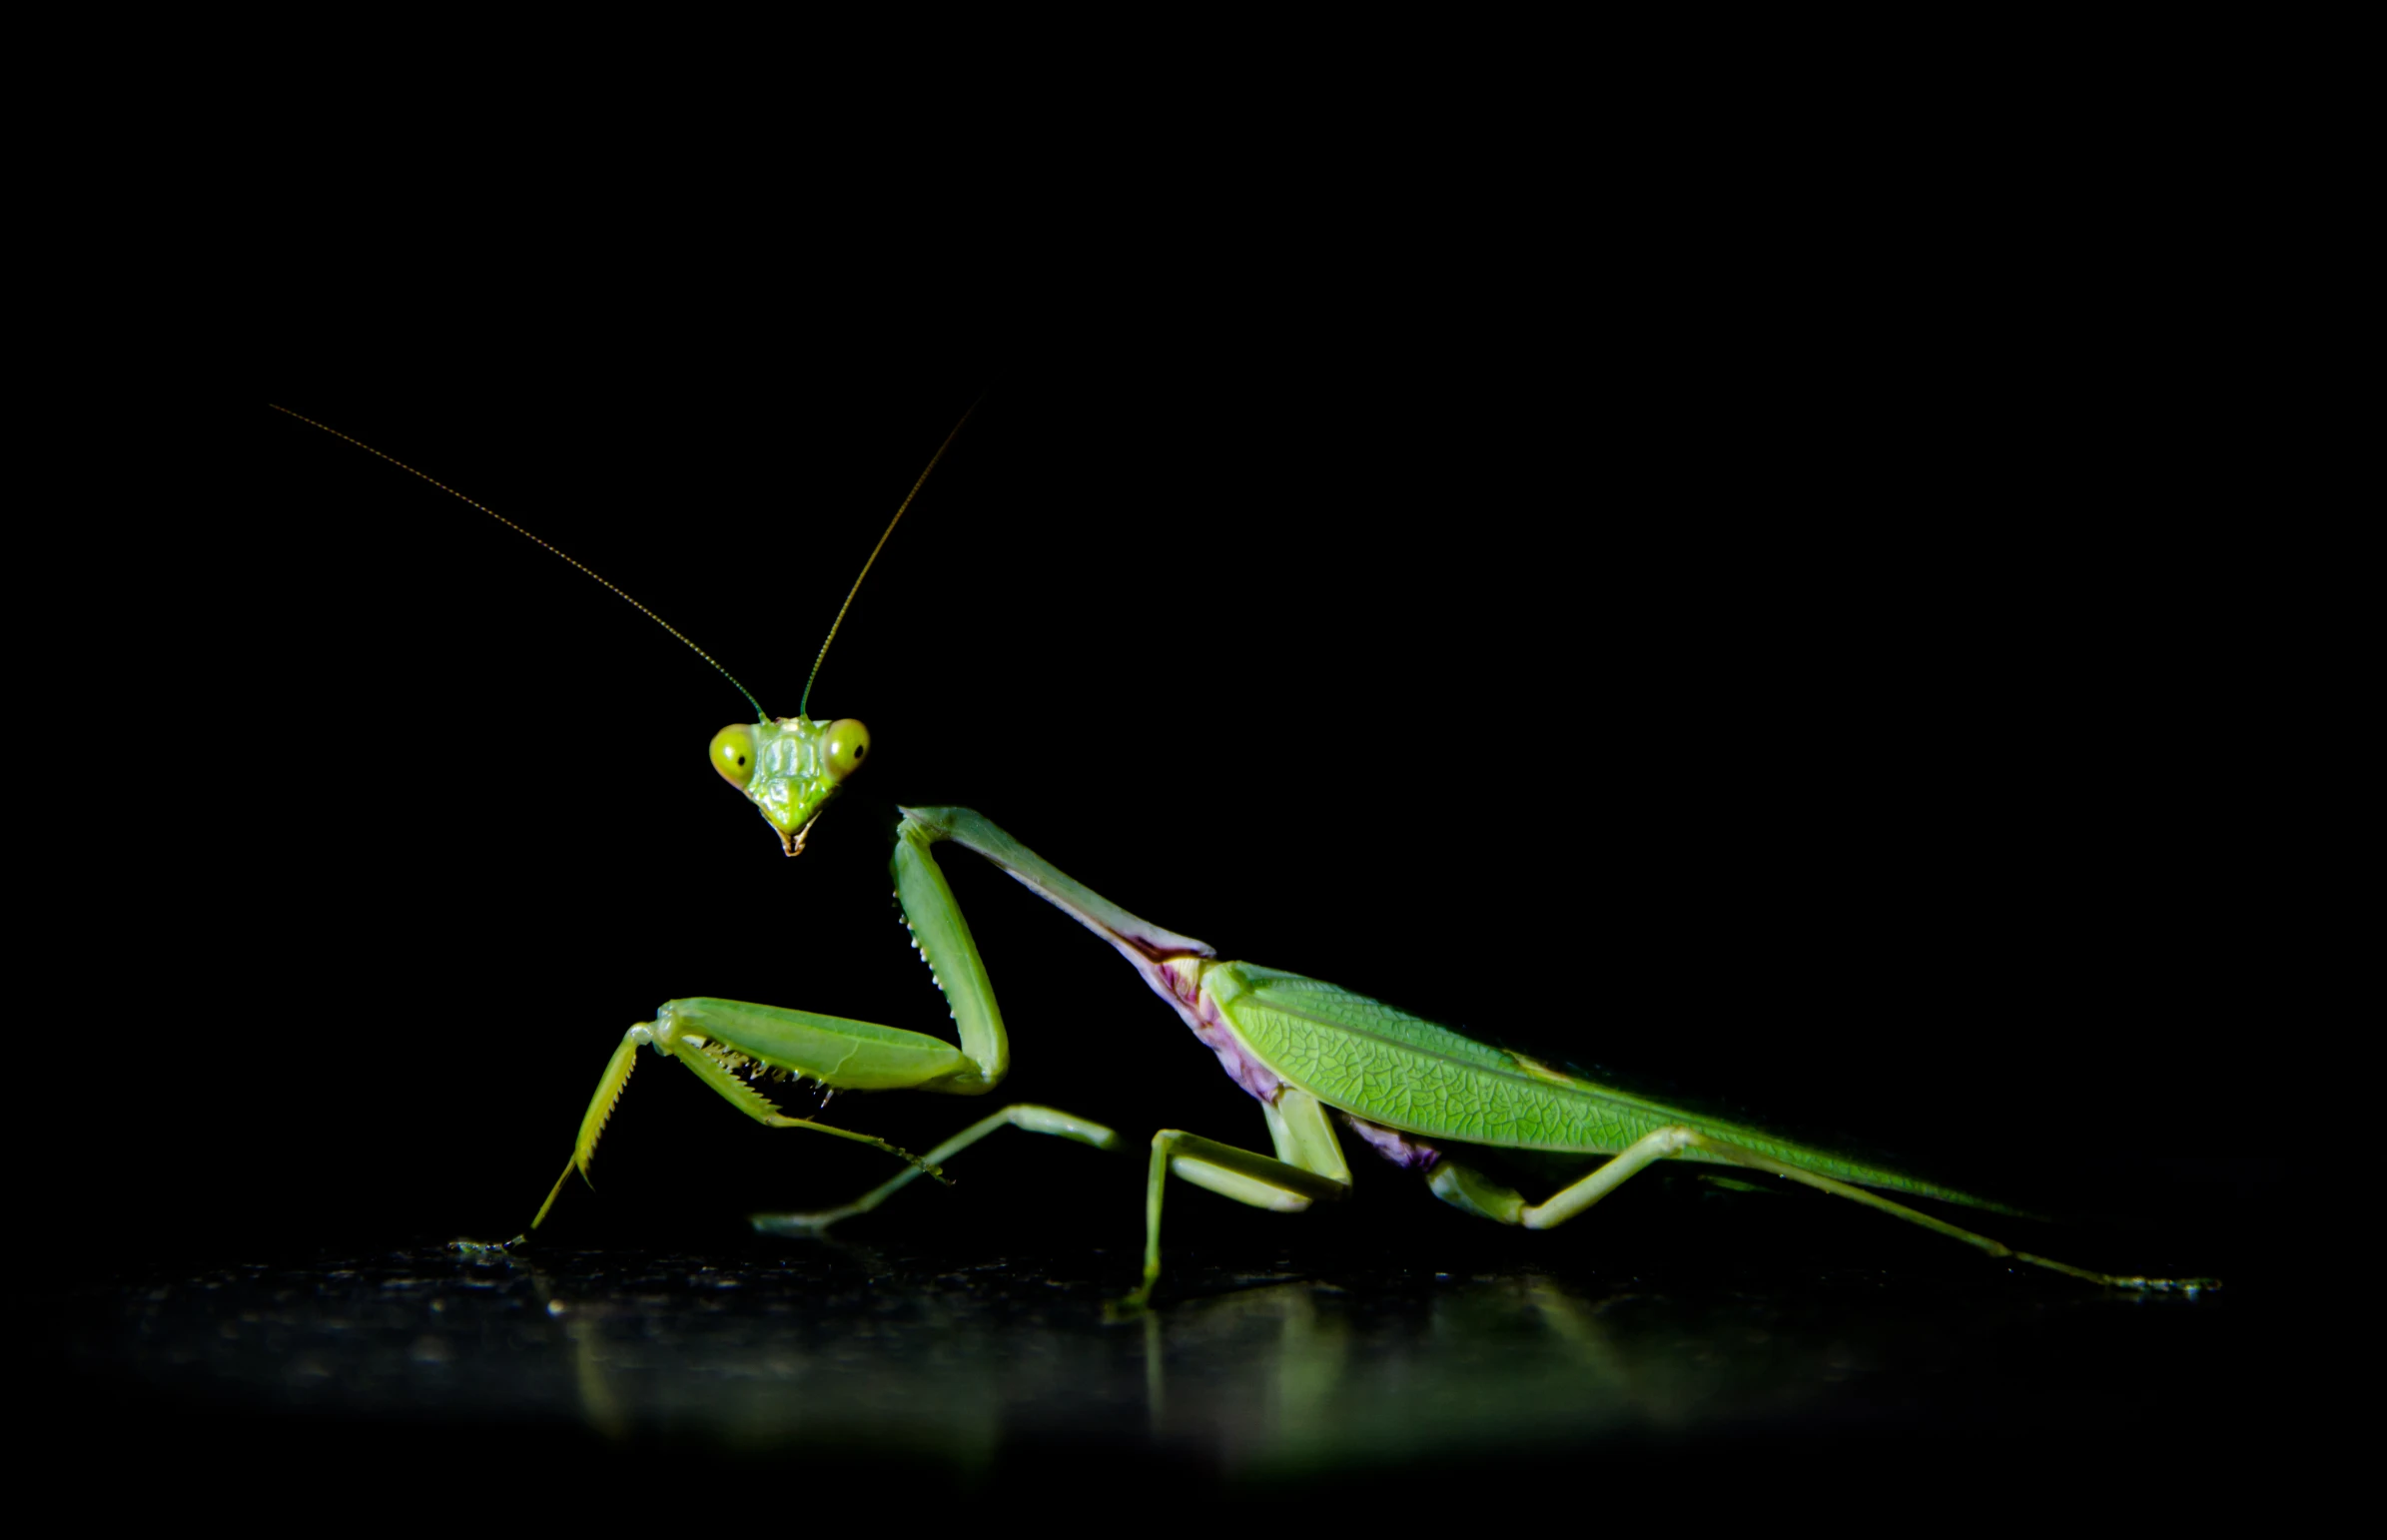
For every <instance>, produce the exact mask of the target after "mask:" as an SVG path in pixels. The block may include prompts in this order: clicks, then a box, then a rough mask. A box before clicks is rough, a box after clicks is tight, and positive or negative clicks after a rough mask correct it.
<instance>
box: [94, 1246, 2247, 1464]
mask: <svg viewBox="0 0 2387 1540" xmlns="http://www.w3.org/2000/svg"><path fill="white" fill-rule="evenodd" d="M1550 1250H1551V1260H1550V1265H1548V1266H1532V1265H1519V1264H1516V1263H1515V1262H1514V1261H1513V1260H1501V1261H1497V1262H1496V1263H1495V1264H1494V1265H1491V1266H1488V1267H1485V1268H1483V1269H1480V1270H1472V1271H1457V1272H1440V1271H1432V1270H1426V1269H1423V1268H1420V1267H1418V1266H1416V1265H1414V1263H1413V1260H1412V1259H1410V1258H1405V1257H1403V1256H1402V1255H1401V1254H1399V1252H1398V1251H1397V1250H1394V1251H1390V1252H1386V1253H1383V1254H1379V1255H1373V1256H1370V1255H1365V1254H1359V1253H1354V1252H1350V1251H1344V1252H1342V1253H1338V1254H1335V1255H1331V1256H1328V1257H1326V1258H1324V1264H1325V1266H1326V1268H1327V1270H1326V1271H1324V1272H1322V1273H1312V1274H1304V1273H1303V1272H1302V1271H1301V1270H1300V1269H1301V1265H1302V1264H1303V1262H1304V1261H1308V1262H1312V1263H1314V1262H1317V1261H1318V1260H1319V1258H1318V1257H1316V1256H1309V1257H1304V1256H1303V1255H1302V1254H1300V1253H1298V1252H1278V1253H1273V1255H1272V1260H1273V1262H1275V1263H1277V1264H1278V1265H1271V1266H1266V1267H1261V1268H1257V1269H1243V1270H1235V1269H1231V1268H1228V1267H1226V1266H1223V1265H1220V1264H1219V1263H1218V1261H1217V1260H1216V1259H1215V1258H1205V1257H1202V1256H1199V1255H1194V1256H1188V1257H1186V1258H1184V1259H1183V1260H1182V1261H1181V1262H1180V1264H1179V1265H1178V1266H1177V1267H1176V1268H1175V1269H1174V1270H1173V1272H1172V1274H1171V1284H1170V1291H1171V1294H1172V1302H1171V1303H1170V1304H1169V1305H1168V1306H1167V1307H1166V1308H1164V1309H1161V1310H1157V1311H1154V1312H1151V1313H1148V1314H1146V1315H1144V1316H1141V1317H1137V1318H1133V1319H1128V1320H1124V1321H1119V1320H1112V1319H1109V1318H1107V1313H1106V1310H1105V1302H1106V1300H1107V1299H1108V1298H1109V1297H1111V1296H1113V1295H1115V1294H1116V1293H1118V1292H1119V1290H1120V1279H1121V1276H1122V1273H1123V1264H1124V1263H1126V1262H1127V1260H1128V1258H1126V1257H1125V1256H1124V1255H1123V1254H1121V1253H1120V1252H1118V1251H1116V1250H1093V1249H1086V1250H1080V1251H1074V1252H1071V1251H1056V1252H1051V1253H1047V1254H1028V1253H1024V1252H1017V1251H1000V1250H998V1251H997V1252H994V1253H981V1254H977V1255H974V1256H973V1255H965V1254H962V1253H960V1252H958V1251H946V1250H938V1249H929V1248H921V1247H920V1246H919V1245H918V1244H917V1242H916V1241H914V1240H912V1239H910V1238H908V1237H907V1238H905V1239H902V1240H899V1241H898V1242H896V1243H890V1244H886V1245H858V1244H835V1243H829V1244H797V1245H783V1244H769V1245H766V1244H746V1245H742V1246H736V1247H731V1248H728V1249H717V1248H706V1249H704V1250H702V1251H693V1250H691V1251H682V1250H675V1249H656V1250H651V1251H635V1252H623V1251H607V1252H590V1251H580V1252H574V1251H543V1252H539V1253H536V1254H534V1255H531V1256H528V1257H525V1258H521V1259H503V1258H500V1259H494V1260H482V1259H472V1258H466V1257H462V1256H458V1255H455V1254H453V1253H451V1252H448V1251H445V1250H443V1249H439V1248H434V1247H423V1248H420V1249H412V1250H404V1251H394V1252H384V1253H379V1254H358V1255H346V1256H333V1257H325V1258H321V1259H317V1260H313V1261H309V1262H298V1263H271V1262H256V1263H249V1264H240V1265H232V1266H225V1267H215V1268H209V1269H206V1270H203V1271H199V1272H195V1273H190V1274H186V1275H172V1274H158V1275H154V1276H151V1277H148V1278H143V1279H137V1280H131V1281H128V1282H126V1283H124V1284H123V1285H120V1286H115V1287H109V1288H95V1289H90V1290H85V1291H83V1292H81V1293H80V1294H79V1295H78V1296H77V1297H76V1299H75V1301H74V1305H75V1308H74V1311H73V1313H72V1315H71V1316H70V1318H71V1319H73V1320H75V1321H76V1322H77V1323H78V1324H77V1327H76V1329H75V1330H74V1331H73V1332H72V1333H71V1334H70V1335H69V1337H68V1338H67V1340H66V1341H65V1342H64V1343H63V1351H64V1358H63V1361H64V1366H65V1367H66V1368H67V1369H68V1371H69V1373H70V1374H71V1375H72V1376H73V1381H74V1383H75V1385H76V1387H77V1389H78V1391H79V1392H80V1393H81V1394H82V1395H83V1396H85V1397H87V1398H88V1401H89V1403H90V1404H91V1405H93V1406H95V1407H104V1408H105V1409H106V1410H105V1414H106V1416H107V1417H108V1419H109V1421H110V1423H111V1425H113V1426H117V1427H123V1426H125V1425H126V1424H127V1421H128V1419H131V1420H132V1422H133V1424H134V1425H138V1424H139V1419H140V1418H141V1417H143V1416H145V1415H147V1416H153V1417H154V1418H155V1419H156V1420H157V1423H158V1425H159V1426H160V1427H161V1428H169V1427H170V1428H171V1429H172V1432H171V1434H170V1436H169V1438H168V1440H167V1441H168V1443H169V1444H170V1446H172V1447H177V1448H181V1449H184V1450H186V1451H188V1450H191V1449H193V1448H195V1447H196V1448H207V1447H213V1445H214V1444H215V1443H221V1444H222V1445H223V1446H225V1447H227V1448H229V1447H234V1446H236V1445H237V1446H239V1447H244V1448H245V1447H251V1446H254V1445H257V1444H259V1443H261V1442H262V1443H263V1444H265V1445H268V1446H272V1447H278V1448H283V1449H296V1450H300V1451H304V1452H306V1453H307V1454H309V1455H310V1456H311V1457H314V1458H318V1459H331V1460H333V1461H336V1462H337V1461H370V1460H372V1459H375V1458H377V1457H379V1458H386V1459H388V1460H390V1461H392V1462H393V1463H395V1464H400V1465H403V1466H404V1467H406V1468H420V1469H426V1470H452V1469H454V1468H456V1464H457V1462H458V1461H463V1462H466V1463H467V1464H468V1463H469V1462H470V1461H472V1460H474V1459H486V1460H487V1461H489V1462H491V1463H492V1464H493V1465H494V1466H497V1467H499V1468H508V1469H510V1468H512V1466H511V1465H510V1464H509V1463H508V1462H518V1461H520V1460H522V1459H524V1458H527V1457H531V1455H532V1454H533V1453H534V1452H535V1453H536V1455H537V1457H539V1458H550V1459H551V1458H553V1457H556V1456H566V1457H569V1456H579V1457H582V1458H584V1459H588V1460H593V1461H596V1462H599V1463H600V1464H601V1463H602V1462H603V1461H604V1460H606V1459H608V1458H609V1457H610V1451H613V1450H617V1449H619V1450H627V1451H646V1452H654V1451H658V1450H659V1451H665V1452H670V1453H673V1454H675V1455H679V1456H684V1457H687V1458H693V1459H695V1460H697V1461H699V1462H701V1463H705V1464H708V1465H717V1464H727V1465H731V1466H736V1467H741V1468H752V1469H754V1470H757V1471H770V1470H777V1471H787V1472H793V1471H798V1470H807V1471H814V1472H819V1471H822V1470H824V1469H834V1470H836V1471H838V1472H841V1473H843V1474H842V1475H841V1476H840V1477H839V1478H838V1479H839V1480H845V1481H851V1480H856V1479H860V1478H861V1477H863V1476H865V1475H867V1476H868V1477H869V1478H870V1479H871V1480H872V1481H878V1480H881V1479H883V1478H885V1477H887V1476H889V1475H890V1474H895V1473H900V1475H901V1476H902V1477H903V1479H905V1480H908V1481H917V1482H923V1483H928V1484H930V1485H932V1486H935V1487H938V1488H945V1487H959V1488H963V1489H977V1488H982V1487H986V1486H988V1485H990V1484H992V1485H996V1486H1000V1485H1003V1484H1004V1483H1005V1481H1006V1478H1007V1477H1012V1476H1020V1475H1024V1474H1028V1473H1034V1472H1037V1471H1042V1470H1046V1469H1049V1468H1051V1467H1052V1466H1053V1465H1054V1464H1056V1463H1080V1462H1083V1461H1084V1460H1085V1459H1086V1458H1087V1457H1088V1456H1089V1454H1090V1453H1094V1454H1099V1455H1100V1456H1101V1461H1100V1463H1101V1466H1102V1468H1103V1469H1104V1470H1106V1471H1108V1472H1109V1473H1110V1474H1111V1475H1113V1476H1118V1475H1121V1474H1123V1473H1124V1474H1130V1475H1132V1474H1134V1473H1135V1472H1137V1471H1140V1470H1147V1469H1150V1470H1153V1471H1167V1472H1169V1473H1171V1479H1172V1480H1173V1481H1176V1480H1182V1481H1183V1482H1184V1483H1185V1484H1184V1485H1183V1486H1182V1488H1180V1489H1181V1490H1184V1491H1187V1492H1189V1493H1192V1492H1200V1491H1213V1490H1221V1489H1222V1490H1225V1491H1229V1492H1236V1491H1241V1492H1264V1491H1268V1490H1274V1489H1277V1488H1279V1487H1281V1486H1283V1485H1284V1484H1285V1483H1291V1484H1293V1485H1294V1486H1296V1487H1309V1486H1321V1487H1331V1486H1333V1485H1334V1484H1336V1483H1338V1482H1343V1481H1351V1480H1358V1481H1376V1480H1380V1479H1382V1478H1384V1477H1386V1476H1398V1475H1411V1476H1425V1477H1433V1476H1435V1475H1436V1474H1437V1473H1439V1474H1441V1475H1456V1474H1458V1473H1462V1472H1470V1471H1480V1470H1485V1469H1510V1468H1514V1469H1516V1470H1519V1471H1525V1470H1532V1469H1537V1468H1550V1469H1565V1468H1568V1467H1569V1465H1570V1463H1571V1462H1572V1461H1574V1460H1575V1459H1577V1458H1579V1457H1582V1456H1585V1455H1597V1454H1600V1453H1601V1452H1603V1451H1607V1452H1621V1451H1637V1452H1639V1453H1640V1454H1642V1455H1644V1456H1647V1455H1651V1454H1662V1453H1667V1452H1677V1453H1682V1452H1689V1453H1698V1452H1703V1451H1710V1450H1738V1451H1743V1452H1748V1451H1754V1450H1759V1449H1768V1448H1770V1449H1775V1450H1779V1449H1783V1448H1791V1449H1799V1448H1812V1447H1827V1446H1842V1445H1845V1446H1848V1447H1858V1446H1862V1447H1864V1448H1867V1449H1869V1450H1872V1451H1873V1452H1874V1453H1876V1454H1878V1455H1880V1456H1881V1457H1883V1458H1885V1459H1888V1460H1891V1461H1893V1462H1896V1461H1902V1460H1903V1461H1914V1462H1919V1465H1918V1468H1919V1469H1928V1468H1929V1467H1930V1466H1931V1465H1932V1464H1933V1463H1934V1462H1938V1461H1944V1460H1946V1459H1949V1458H1962V1459H1965V1460H1968V1461H1971V1460H1976V1459H1980V1458H1984V1457H1989V1456H1992V1455H1995V1456H1999V1457H2002V1456H2003V1454H2006V1453H2011V1452H2013V1451H2014V1450H2016V1449H2024V1450H2027V1451H2030V1452H2031V1453H2032V1455H2033V1456H2034V1457H2035V1456H2036V1455H2038V1454H2043V1453H2061V1452H2063V1451H2065V1450H2071V1451H2075V1452H2077V1451H2082V1450H2095V1451H2100V1455H2099V1457H2100V1458H2104V1457H2107V1456H2110V1457H2112V1458H2114V1459H2118V1460H2120V1461H2122V1463H2123V1464H2124V1465H2125V1466H2126V1464H2127V1463H2128V1460H2129V1459H2131V1458H2134V1457H2135V1455H2134V1454H2133V1453H2132V1452H2133V1451H2136V1452H2138V1453H2144V1452H2146V1451H2150V1450H2154V1449H2158V1448H2161V1447H2164V1446H2165V1445H2174V1446H2176V1444H2177V1441H2178V1440H2179V1439H2180V1438H2182V1437H2186V1438H2188V1439H2190V1440H2191V1441H2192V1442H2195V1443H2202V1442H2204V1441H2205V1440H2208V1439H2215V1438H2221V1437H2224V1436H2228V1435H2229V1434H2230V1433H2231V1431H2232V1430H2233V1429H2237V1428H2239V1427H2240V1426H2241V1425H2242V1424H2244V1423H2245V1422H2246V1414H2245V1410H2244V1403H2243V1402H2242V1401H2240V1400H2238V1399H2236V1398H2235V1393H2236V1392H2237V1390H2239V1389H2240V1388H2241V1386H2242V1383H2243V1379H2244V1376H2245V1374H2246V1373H2247V1372H2248V1370H2249V1368H2250V1362H2251V1360H2250V1353H2251V1348H2252V1342H2251V1338H2250V1336H2249V1332H2248V1330H2247V1328H2246V1326H2245V1325H2244V1317H2243V1312H2242V1310H2241V1308H2240V1304H2239V1301H2237V1300H2233V1299H2232V1298H2231V1297H2230V1296H2229V1293H2228V1292H2227V1291H2223V1292H2222V1293H2220V1294H2211V1293H2208V1294H2205V1295H2202V1296H2200V1297H2195V1298H2181V1297H2176V1296H2173V1297H2151V1296H2139V1295H2132V1294H2125V1293H2117V1292H2111V1291H2103V1290H2097V1289H2089V1288H2076V1287H2072V1286H2070V1285H2068V1284H2066V1283H2065V1282H2064V1281H2063V1280H2060V1279H2040V1278H2036V1277H2028V1276H2022V1275H2009V1274H2006V1273H2003V1272H2001V1271H1999V1270H1998V1269H1996V1268H1995V1267H1993V1266H1991V1267H1981V1266H1974V1265H1970V1264H1969V1262H1968V1261H1967V1259H1964V1258H1958V1259H1957V1260H1956V1261H1955V1262H1953V1263H1952V1264H1951V1265H1949V1266H1946V1267H1935V1266H1933V1265H1929V1264H1926V1265H1923V1266H1921V1267H1917V1268H1909V1269H1904V1270H1897V1271H1893V1270H1885V1269H1881V1268H1870V1269H1869V1268H1863V1267H1818V1266H1815V1265H1812V1264H1810V1263H1808V1262H1805V1261H1802V1260H1778V1261H1773V1262H1760V1263H1754V1264H1753V1263H1749V1262H1746V1261H1744V1262H1742V1263H1740V1264H1738V1265H1727V1266H1724V1267H1722V1268H1719V1267H1718V1266H1717V1265H1716V1264H1715V1262H1714V1260H1713V1259H1712V1258H1705V1257H1701V1258H1693V1259H1691V1260H1690V1262H1689V1263H1688V1265H1686V1266H1685V1267H1684V1268H1682V1269H1681V1270H1677V1271H1672V1272H1669V1271H1667V1270H1658V1271H1647V1270H1644V1271H1640V1272H1631V1273H1627V1272H1617V1271H1603V1270H1600V1269H1599V1268H1596V1267H1593V1266H1589V1265H1586V1264H1584V1262H1583V1260H1582V1258H1581V1256H1580V1254H1579V1253H1577V1254H1573V1255H1569V1254H1568V1253H1564V1252H1560V1251H1557V1250H1556V1248H1550ZM1260 1254H1262V1255H1270V1254H1271V1253H1266V1252H1262V1253H1260ZM1514 1254H1515V1253H1513V1252H1512V1253H1510V1255H1511V1257H1513V1256H1514ZM426 1456H427V1458H426ZM824 1462H826V1463H825V1464H824ZM566 1463H567V1468H568V1463H569V1462H568V1459H567V1462H566Z"/></svg>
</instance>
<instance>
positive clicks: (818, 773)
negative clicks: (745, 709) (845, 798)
mask: <svg viewBox="0 0 2387 1540" xmlns="http://www.w3.org/2000/svg"><path fill="white" fill-rule="evenodd" d="M869 757H870V729H869V728H867V727H864V726H863V725H862V724H861V723H860V722H857V721H855V720H854V719H853V718H852V717H850V716H848V717H839V718H838V719H837V720H836V721H834V722H815V721H811V720H808V719H806V718H804V717H801V716H783V717H780V718H778V719H776V720H771V719H767V718H766V719H765V720H763V721H759V722H736V723H732V724H731V725H730V726H727V727H724V728H722V729H721V730H720V731H719V732H717V733H715V734H713V768H714V769H715V770H718V771H720V772H721V779H723V780H725V781H727V782H728V783H729V784H730V785H732V786H735V787H736V788H737V789H738V790H740V791H742V792H744V793H745V794H746V800H747V801H749V802H751V803H753V804H754V805H755V806H756V807H758V808H760V809H762V816H763V818H764V819H765V820H767V821H768V822H769V824H770V826H771V827H772V828H774V829H776V830H778V831H779V843H780V845H781V846H782V847H784V848H785V849H786V851H787V853H788V854H789V855H791V856H800V855H802V854H803V853H804V836H805V835H807V834H809V833H810V832H811V831H812V821H813V820H814V819H816V818H818V817H820V814H821V809H822V808H824V807H826V806H828V805H829V799H830V798H832V797H834V796H836V795H837V790H838V788H839V787H840V786H842V785H843V784H844V783H845V778H846V777H847V776H849V775H852V774H853V773H854V772H855V771H856V770H859V769H861V768H862V761H863V760H865V759H867V758H869Z"/></svg>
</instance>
